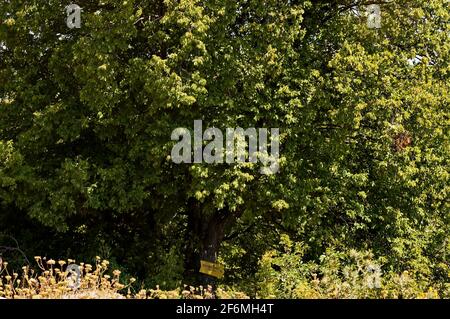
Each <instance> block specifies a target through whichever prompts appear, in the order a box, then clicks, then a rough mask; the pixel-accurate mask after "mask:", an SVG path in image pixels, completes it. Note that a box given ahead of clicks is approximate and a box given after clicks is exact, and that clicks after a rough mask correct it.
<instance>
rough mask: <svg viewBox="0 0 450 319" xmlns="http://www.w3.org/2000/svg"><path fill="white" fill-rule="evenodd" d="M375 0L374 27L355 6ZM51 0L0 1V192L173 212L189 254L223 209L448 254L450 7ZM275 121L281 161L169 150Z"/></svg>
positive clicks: (65, 217) (400, 248) (67, 204)
mask: <svg viewBox="0 0 450 319" xmlns="http://www.w3.org/2000/svg"><path fill="white" fill-rule="evenodd" d="M373 3H379V5H380V8H381V12H382V23H381V28H380V29H372V28H369V27H368V26H367V16H366V15H365V12H366V11H365V10H366V5H369V4H373ZM67 4H68V2H67V3H65V1H62V2H61V1H59V0H58V1H56V0H46V1H39V0H34V1H20V0H9V1H3V3H2V5H1V7H0V19H1V21H2V23H1V26H0V158H1V159H2V161H1V162H0V200H1V201H2V203H3V206H2V207H3V208H1V209H3V211H4V212H5V214H6V210H11V209H14V211H17V212H19V213H20V214H27V215H29V216H31V217H32V218H34V219H36V220H37V221H38V222H40V223H43V224H45V225H48V226H51V227H54V228H56V229H57V230H58V231H66V230H67V229H68V228H71V227H77V226H80V225H82V224H83V223H84V221H85V220H88V219H89V218H90V216H97V215H101V216H122V215H130V216H136V215H137V216H139V217H140V218H142V223H152V225H154V227H153V228H152V229H157V228H158V227H163V226H164V224H167V223H170V221H171V220H173V219H174V218H179V216H184V217H183V218H182V219H181V220H182V222H181V223H182V225H183V227H184V229H185V231H184V232H181V233H180V234H184V236H186V238H185V239H184V240H185V246H184V252H185V257H186V268H187V269H190V268H192V267H194V268H195V267H198V265H197V262H198V260H199V259H206V260H209V261H213V262H214V261H216V259H217V254H218V251H219V248H220V244H221V242H222V241H223V239H224V236H225V235H226V234H227V233H230V232H232V231H233V228H234V226H235V224H236V222H237V221H239V222H240V223H246V224H252V223H254V222H255V220H257V219H259V218H264V219H265V220H268V221H270V223H272V225H273V227H285V228H288V229H293V230H295V231H296V232H297V234H299V235H300V236H301V238H302V239H303V240H304V241H305V242H307V243H308V244H309V245H310V246H311V247H312V251H313V252H317V253H320V252H321V251H323V249H324V246H326V245H328V244H330V243H337V244H344V245H353V246H369V247H371V248H373V249H375V250H377V251H378V252H380V253H383V254H389V255H390V256H391V257H392V259H393V260H394V261H397V262H398V264H399V265H400V264H401V263H402V262H405V263H407V264H408V266H410V267H411V266H413V267H414V265H418V263H421V264H422V263H423V262H424V261H425V262H429V260H428V259H426V258H428V257H432V258H434V259H436V258H437V259H440V260H444V261H445V258H446V256H445V252H446V251H448V248H449V246H448V245H449V243H448V234H449V225H450V220H449V210H448V191H449V183H448V178H449V172H448V168H449V165H448V158H449V155H450V153H449V144H448V136H449V134H448V133H449V132H448V124H449V117H448V115H449V113H448V106H449V102H450V97H449V94H448V90H449V86H450V82H449V71H450V69H449V61H450V57H449V48H450V43H449V38H448V37H449V25H448V21H449V18H450V14H449V8H448V4H446V1H444V0H431V1H419V0H413V1H400V0H399V1H385V2H383V1H379V2H377V1H358V0H341V1H301V0H298V1H296V0H291V1H277V0H265V1H262V0H259V1H257V0H242V1H235V0H206V1H201V0H179V1H176V0H165V1H160V0H155V1H139V0H128V1H115V0H105V1H81V0H80V1H79V3H78V4H79V5H80V6H81V7H82V9H83V11H82V15H81V17H82V25H81V28H79V29H77V28H75V29H69V28H68V26H67V25H66V23H65V12H64V6H65V5H67ZM199 119H201V120H203V125H204V128H206V127H217V128H220V129H222V130H225V128H228V127H230V128H235V127H243V128H248V127H255V128H279V129H280V132H281V135H280V142H281V150H280V163H279V165H280V170H279V172H278V173H277V174H273V175H264V174H261V172H260V165H259V164H253V163H236V164H225V163H223V164H206V163H199V164H175V163H173V161H172V160H171V158H170V156H169V155H170V153H171V149H172V146H173V145H174V142H173V141H171V138H170V137H171V132H172V131H173V130H174V129H175V128H177V127H185V128H190V129H192V128H193V123H194V120H199Z"/></svg>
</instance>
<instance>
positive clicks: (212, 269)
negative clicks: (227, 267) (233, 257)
mask: <svg viewBox="0 0 450 319" xmlns="http://www.w3.org/2000/svg"><path fill="white" fill-rule="evenodd" d="M200 272H201V273H202V274H206V275H209V276H213V277H216V278H223V274H224V268H223V266H222V265H221V264H216V263H212V262H210V261H206V260H201V261H200Z"/></svg>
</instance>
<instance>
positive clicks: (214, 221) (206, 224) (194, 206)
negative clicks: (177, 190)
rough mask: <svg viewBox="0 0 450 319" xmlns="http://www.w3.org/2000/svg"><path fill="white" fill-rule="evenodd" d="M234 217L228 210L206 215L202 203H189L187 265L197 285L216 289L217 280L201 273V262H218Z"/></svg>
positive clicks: (190, 275)
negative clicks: (222, 244)
mask: <svg viewBox="0 0 450 319" xmlns="http://www.w3.org/2000/svg"><path fill="white" fill-rule="evenodd" d="M233 217H234V216H233V215H231V214H228V212H227V210H222V211H217V212H215V213H214V214H212V215H210V214H204V213H203V211H202V207H201V205H200V203H198V202H195V201H194V200H192V201H191V202H190V203H189V216H188V234H187V237H188V239H187V241H188V243H187V246H186V248H187V251H186V256H185V265H186V270H187V275H188V277H191V278H192V277H193V279H194V281H195V284H199V285H203V286H205V287H206V286H208V285H210V286H212V287H213V288H214V285H215V282H216V278H214V277H211V276H208V275H205V274H201V273H200V272H199V271H200V260H205V261H209V262H213V263H215V262H216V261H217V257H218V253H219V249H220V245H221V243H222V241H223V239H224V237H225V230H226V227H227V226H228V225H229V223H230V222H232V221H233ZM189 272H190V274H189Z"/></svg>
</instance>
